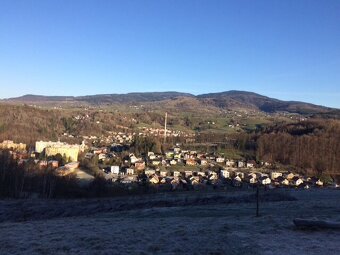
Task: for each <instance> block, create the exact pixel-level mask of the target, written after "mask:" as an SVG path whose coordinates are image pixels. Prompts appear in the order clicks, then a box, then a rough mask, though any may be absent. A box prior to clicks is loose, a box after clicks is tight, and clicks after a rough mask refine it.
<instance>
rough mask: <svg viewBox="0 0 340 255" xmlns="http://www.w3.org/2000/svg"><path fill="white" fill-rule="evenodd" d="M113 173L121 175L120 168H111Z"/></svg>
mask: <svg viewBox="0 0 340 255" xmlns="http://www.w3.org/2000/svg"><path fill="white" fill-rule="evenodd" d="M111 173H113V174H119V166H111Z"/></svg>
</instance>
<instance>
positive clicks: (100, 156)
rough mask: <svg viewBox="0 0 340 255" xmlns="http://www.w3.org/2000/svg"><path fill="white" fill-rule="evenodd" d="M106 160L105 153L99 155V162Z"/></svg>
mask: <svg viewBox="0 0 340 255" xmlns="http://www.w3.org/2000/svg"><path fill="white" fill-rule="evenodd" d="M104 159H106V154H105V153H100V154H99V155H98V160H104Z"/></svg>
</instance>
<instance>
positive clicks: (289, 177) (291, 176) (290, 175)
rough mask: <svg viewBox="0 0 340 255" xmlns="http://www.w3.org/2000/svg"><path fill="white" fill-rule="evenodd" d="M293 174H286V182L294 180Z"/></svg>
mask: <svg viewBox="0 0 340 255" xmlns="http://www.w3.org/2000/svg"><path fill="white" fill-rule="evenodd" d="M294 176H295V175H294V174H293V173H288V174H286V178H287V179H288V181H290V180H292V179H293V178H294Z"/></svg>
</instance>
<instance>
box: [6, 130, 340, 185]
mask: <svg viewBox="0 0 340 255" xmlns="http://www.w3.org/2000/svg"><path fill="white" fill-rule="evenodd" d="M141 135H142V133H141ZM114 137H115V139H114V140H111V141H114V143H112V144H111V145H109V146H101V147H94V146H93V145H92V144H91V143H89V141H90V140H87V142H85V141H83V143H82V144H80V145H78V144H73V145H72V144H67V143H65V142H60V141H58V142H44V141H37V142H36V143H35V149H34V150H33V151H27V150H26V145H25V144H22V143H21V144H16V143H14V142H13V141H8V140H7V141H4V142H2V143H0V150H1V149H2V150H4V149H7V150H9V151H10V153H11V155H12V158H13V159H15V160H17V162H18V164H19V165H24V164H28V162H34V165H35V167H36V168H37V169H39V170H41V171H43V170H44V169H53V170H54V171H55V174H56V175H60V176H65V175H68V174H71V173H75V172H76V173H78V174H79V172H85V173H86V175H87V176H90V177H92V176H91V174H93V173H91V172H90V175H89V171H88V169H86V166H82V164H81V162H84V161H85V162H92V165H93V166H95V167H96V168H97V169H99V174H100V175H101V176H102V177H104V178H105V179H106V181H107V183H108V185H115V184H119V185H125V186H126V187H127V188H131V187H133V185H149V186H152V187H155V188H156V189H157V190H160V191H162V190H164V191H169V190H205V189H213V190H216V189H222V190H223V189H227V188H228V187H234V188H251V187H256V186H258V185H260V186H263V187H265V188H268V189H274V188H299V189H309V188H321V187H333V188H339V185H338V184H337V183H334V182H327V183H325V182H324V181H322V180H321V179H320V178H317V177H315V176H304V175H301V174H298V173H294V172H293V171H289V170H287V169H280V168H278V167H277V166H275V165H273V164H272V163H269V162H255V161H254V160H248V161H246V160H240V159H238V160H235V159H228V158H225V157H224V156H223V155H218V154H216V153H205V152H198V151H195V150H184V149H182V148H181V145H180V144H176V145H175V146H174V147H173V148H171V149H170V150H168V151H166V152H165V153H163V154H162V153H156V152H153V151H148V152H147V154H145V155H141V156H139V157H138V156H136V155H135V154H134V153H131V152H130V151H129V146H130V144H131V141H132V139H133V136H132V135H131V134H124V133H116V134H115V135H114ZM97 171H98V170H97ZM97 174H98V172H97ZM79 176H81V175H79ZM79 178H81V177H79ZM110 183H111V184H110Z"/></svg>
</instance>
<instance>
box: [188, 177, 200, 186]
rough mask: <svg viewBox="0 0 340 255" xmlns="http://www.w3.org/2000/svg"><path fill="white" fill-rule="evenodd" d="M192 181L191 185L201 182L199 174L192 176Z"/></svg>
mask: <svg viewBox="0 0 340 255" xmlns="http://www.w3.org/2000/svg"><path fill="white" fill-rule="evenodd" d="M190 183H191V185H198V184H200V179H199V177H198V176H192V177H191V178H190Z"/></svg>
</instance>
